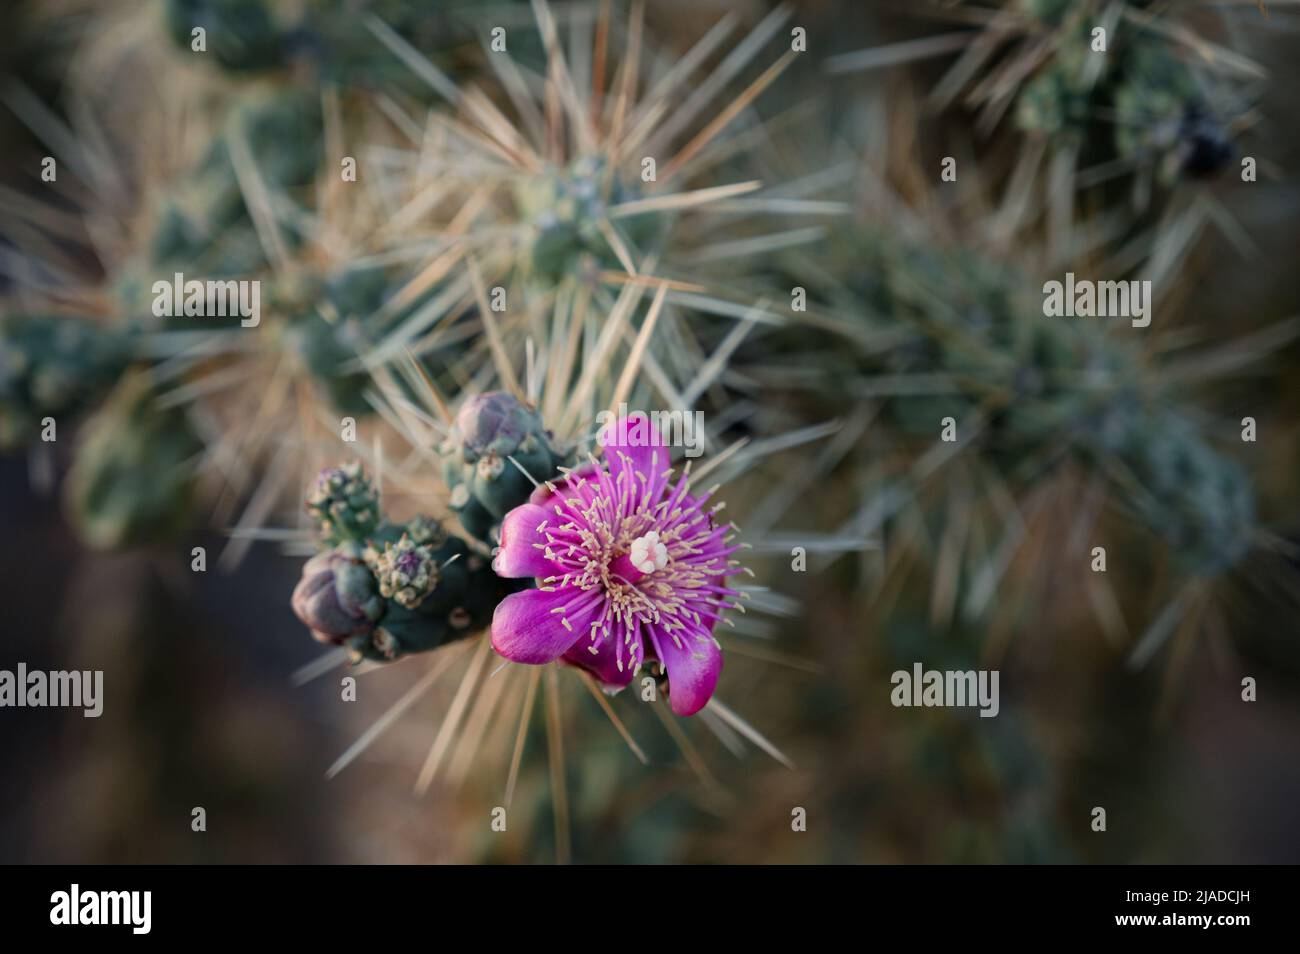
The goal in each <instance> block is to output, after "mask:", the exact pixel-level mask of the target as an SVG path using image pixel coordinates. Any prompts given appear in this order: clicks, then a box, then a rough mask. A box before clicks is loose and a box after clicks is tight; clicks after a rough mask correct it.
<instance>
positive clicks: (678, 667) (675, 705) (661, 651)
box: [650, 627, 722, 716]
mask: <svg viewBox="0 0 1300 954" xmlns="http://www.w3.org/2000/svg"><path fill="white" fill-rule="evenodd" d="M674 636H675V637H676V638H675V639H674ZM650 638H651V639H652V640H653V642H654V647H655V653H656V655H658V657H659V659H660V661H661V662H663V664H664V669H666V670H667V672H668V704H669V705H671V706H672V710H673V712H675V713H677V714H678V715H680V716H688V715H695V713H697V712H699V711H700V710H701V709H703V708H704V706H705V704H706V703H707V702H708V701H709V699H710V698H711V697H712V696H713V690H714V689H715V688H716V687H717V685H718V675H719V673H721V672H722V650H720V649H719V648H718V644H717V643H715V642H714V641H713V637H712V636H711V635H709V634H708V633H705V632H699V631H697V630H691V629H678V630H674V631H673V632H672V633H671V634H670V633H669V632H667V631H665V630H663V629H659V628H658V627H654V628H651V630H650Z"/></svg>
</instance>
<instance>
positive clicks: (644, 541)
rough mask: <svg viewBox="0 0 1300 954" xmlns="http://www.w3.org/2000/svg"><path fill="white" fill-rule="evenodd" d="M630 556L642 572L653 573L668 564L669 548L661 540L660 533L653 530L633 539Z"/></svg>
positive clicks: (633, 563)
mask: <svg viewBox="0 0 1300 954" xmlns="http://www.w3.org/2000/svg"><path fill="white" fill-rule="evenodd" d="M628 557H629V558H630V559H631V561H632V565H633V566H634V567H636V568H637V569H638V570H640V571H641V572H642V573H653V572H654V571H655V570H662V569H663V568H664V567H666V566H667V565H668V548H667V547H666V546H664V545H663V544H662V543H660V542H659V533H658V532H657V531H655V530H651V531H650V532H649V533H646V534H643V535H642V536H639V537H637V538H636V539H635V540H633V541H632V550H631V552H630V553H628Z"/></svg>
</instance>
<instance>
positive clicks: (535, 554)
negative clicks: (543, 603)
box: [492, 504, 564, 577]
mask: <svg viewBox="0 0 1300 954" xmlns="http://www.w3.org/2000/svg"><path fill="white" fill-rule="evenodd" d="M555 519H556V517H555V514H554V513H549V512H547V511H546V510H543V509H542V508H541V507H538V506H536V505H535V504H521V505H520V506H518V507H516V508H515V509H514V510H511V511H510V512H509V513H508V514H506V518H505V519H504V520H502V521H501V549H500V550H498V551H497V554H496V556H494V557H493V558H492V569H493V570H494V571H495V572H496V574H497V576H505V577H529V576H532V577H548V576H552V575H555V574H557V573H563V572H564V570H563V569H562V568H558V569H557V567H556V565H555V564H553V563H551V561H550V560H548V559H547V558H546V555H545V550H544V549H541V548H539V547H537V546H535V544H541V545H542V547H545V546H546V535H545V534H544V533H542V532H541V531H539V530H538V529H537V528H538V527H540V526H542V525H543V524H545V523H547V522H548V521H551V522H554V520H555Z"/></svg>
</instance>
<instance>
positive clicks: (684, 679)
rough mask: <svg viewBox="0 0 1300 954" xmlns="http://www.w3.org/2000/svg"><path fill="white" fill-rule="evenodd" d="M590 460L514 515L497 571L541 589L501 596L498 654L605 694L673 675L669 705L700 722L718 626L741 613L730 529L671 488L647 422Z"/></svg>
mask: <svg viewBox="0 0 1300 954" xmlns="http://www.w3.org/2000/svg"><path fill="white" fill-rule="evenodd" d="M602 437H603V438H604V440H603V443H604V445H605V457H604V460H602V461H599V462H598V461H596V460H595V459H594V458H593V459H592V460H591V462H590V463H588V464H586V465H584V466H583V467H581V468H579V469H578V470H576V471H565V473H564V476H563V477H562V478H560V479H558V480H557V481H556V482H554V483H552V482H549V481H548V482H547V483H546V484H545V485H543V486H541V487H539V488H538V489H537V490H536V491H535V492H534V493H533V495H532V498H531V500H530V501H529V502H528V503H526V504H522V505H521V506H519V507H516V508H515V509H514V510H512V511H510V512H509V513H508V514H507V515H506V517H505V520H504V521H503V523H502V526H501V547H500V549H499V550H498V551H497V554H496V557H495V559H494V561H493V564H492V565H493V568H494V569H495V570H496V572H497V573H498V574H499V575H500V576H504V577H534V578H535V579H536V581H537V588H536V589H529V590H524V591H522V592H519V593H514V594H512V595H510V596H508V597H506V598H505V599H504V600H503V601H502V602H501V603H500V604H499V605H498V606H497V608H496V612H495V614H494V616H493V618H492V646H493V648H494V649H496V651H497V652H498V653H500V654H501V655H502V656H504V657H505V658H506V659H510V660H513V661H514V662H520V663H533V664H540V663H546V662H550V661H551V660H553V659H563V660H564V661H565V662H567V663H569V664H571V665H574V666H578V667H580V668H582V669H585V670H586V671H588V672H590V673H591V674H592V675H593V676H595V677H596V678H597V679H598V680H599V681H600V682H601V683H602V685H603V686H604V687H605V688H606V689H607V690H617V689H621V688H622V687H624V686H626V685H627V684H628V683H630V682H631V681H632V679H633V678H634V677H635V676H636V673H637V671H638V670H639V669H640V668H641V666H643V665H644V664H646V663H647V662H648V661H650V660H657V661H658V662H659V663H660V664H661V666H662V668H663V670H664V671H665V672H666V674H667V679H668V700H669V704H670V705H671V706H672V709H673V711H674V712H675V713H677V714H678V715H693V714H694V713H696V712H698V711H699V710H700V709H702V708H703V707H704V706H705V704H706V703H708V701H709V698H710V697H711V696H712V695H713V690H714V687H715V686H716V685H717V683H718V675H719V673H720V672H721V671H722V652H721V650H720V648H719V647H718V644H717V642H716V641H715V640H714V638H713V627H714V626H715V625H716V624H717V622H718V620H719V619H721V618H722V613H723V611H724V610H725V609H728V608H734V607H735V605H736V604H735V603H734V600H735V599H736V598H737V597H738V596H739V595H740V594H739V592H738V591H737V590H734V589H730V588H728V587H727V586H725V585H724V581H725V578H726V577H728V576H731V575H733V574H735V573H737V572H739V570H740V568H739V565H738V564H737V563H736V562H735V561H733V560H730V559H729V557H730V556H731V554H732V553H734V552H735V551H736V550H737V549H739V547H738V546H731V545H729V536H730V534H731V533H732V532H733V531H734V529H735V528H734V527H733V526H732V525H731V524H717V523H715V521H714V519H713V516H714V514H715V513H716V512H717V511H718V510H720V509H721V507H720V506H717V507H713V508H711V509H709V510H706V509H705V507H704V505H705V502H706V501H707V500H708V499H709V497H710V495H711V493H712V491H710V492H709V493H705V494H703V495H702V496H699V497H696V496H692V495H691V494H690V493H689V492H688V490H689V485H688V478H687V476H686V475H685V474H683V475H682V476H681V477H679V478H678V479H677V482H676V483H675V484H673V483H672V480H671V478H672V476H673V471H672V469H671V468H670V467H669V466H668V465H669V462H670V461H669V452H668V448H667V447H666V445H664V444H663V442H662V439H661V438H660V436H659V434H658V433H657V432H656V431H655V430H654V428H653V426H652V425H651V423H650V421H649V419H648V418H646V416H645V415H644V414H636V415H631V416H627V417H625V418H623V420H622V421H621V426H620V425H615V426H613V427H611V428H608V429H607V431H606V432H605V433H604V434H603V435H602Z"/></svg>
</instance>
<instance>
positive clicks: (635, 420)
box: [599, 411, 672, 487]
mask: <svg viewBox="0 0 1300 954" xmlns="http://www.w3.org/2000/svg"><path fill="white" fill-rule="evenodd" d="M599 440H600V442H601V444H603V445H604V447H605V460H606V461H608V463H609V472H610V475H611V476H612V477H613V478H614V480H615V481H616V482H617V480H618V476H619V474H620V473H622V471H623V470H624V469H630V470H631V471H632V473H634V474H640V475H641V476H642V477H643V478H644V479H645V480H646V482H647V483H653V482H654V481H655V479H656V478H658V476H659V474H661V473H662V472H663V471H665V470H667V469H668V466H669V465H670V464H671V463H672V450H671V449H670V448H669V447H668V445H667V444H665V443H664V439H663V437H662V436H661V435H660V434H659V431H658V429H657V428H655V426H654V425H653V424H652V423H651V422H650V418H649V416H648V415H647V414H646V413H645V412H644V411H633V412H632V413H630V414H628V415H626V416H625V417H620V418H616V419H615V420H613V421H611V422H610V424H609V425H607V426H606V427H604V428H603V429H602V430H601V432H600V435H599ZM634 480H635V478H634ZM633 486H638V487H639V486H640V482H639V481H637V482H635V483H634V484H633Z"/></svg>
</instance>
